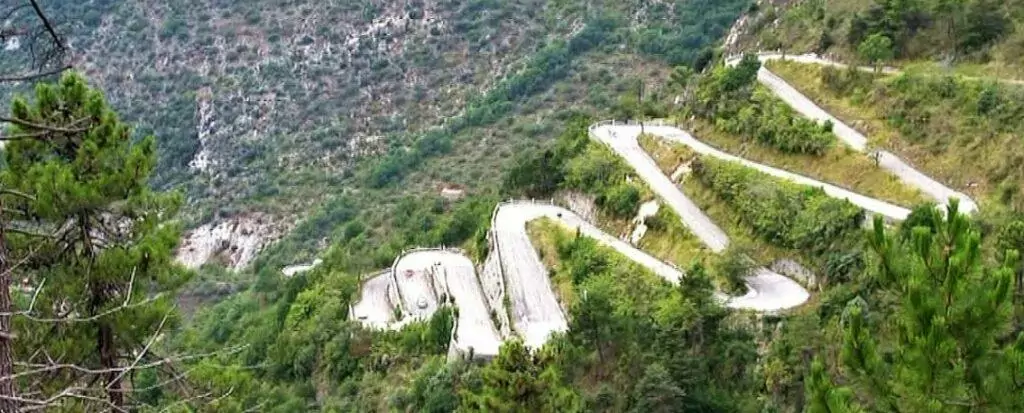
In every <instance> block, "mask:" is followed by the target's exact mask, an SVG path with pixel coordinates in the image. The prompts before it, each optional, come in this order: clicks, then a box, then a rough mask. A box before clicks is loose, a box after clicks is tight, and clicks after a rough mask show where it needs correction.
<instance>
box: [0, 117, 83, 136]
mask: <svg viewBox="0 0 1024 413" xmlns="http://www.w3.org/2000/svg"><path fill="white" fill-rule="evenodd" d="M84 119H85V118H83V119H78V120H75V121H74V122H71V123H72V124H77V123H79V122H81V121H83V120H84ZM0 123H10V124H14V125H18V126H21V127H23V128H29V129H36V130H47V131H53V132H64V133H82V132H86V131H88V130H89V128H65V127H60V126H53V125H43V124H39V123H34V122H32V121H28V120H25V119H18V118H10V117H6V116H0Z"/></svg>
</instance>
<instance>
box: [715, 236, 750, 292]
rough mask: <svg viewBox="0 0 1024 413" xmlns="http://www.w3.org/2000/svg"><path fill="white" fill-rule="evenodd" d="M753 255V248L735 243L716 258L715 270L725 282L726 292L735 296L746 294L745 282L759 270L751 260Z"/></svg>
mask: <svg viewBox="0 0 1024 413" xmlns="http://www.w3.org/2000/svg"><path fill="white" fill-rule="evenodd" d="M753 254H754V251H753V247H751V246H749V245H743V244H738V243H733V244H730V245H729V248H726V250H725V251H723V252H722V253H721V255H719V256H718V257H716V259H715V262H714V270H715V273H716V274H718V277H719V279H722V280H724V281H725V286H724V290H725V291H726V292H728V293H730V294H734V295H743V294H744V293H745V292H746V290H747V285H746V281H745V280H746V278H747V277H748V276H750V275H751V273H752V272H753V271H754V269H755V268H757V262H755V261H754V259H753V258H751V256H752V255H753Z"/></svg>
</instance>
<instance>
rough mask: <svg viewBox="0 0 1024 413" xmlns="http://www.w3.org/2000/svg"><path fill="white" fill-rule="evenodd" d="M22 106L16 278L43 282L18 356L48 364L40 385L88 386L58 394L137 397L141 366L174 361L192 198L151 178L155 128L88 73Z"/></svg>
mask: <svg viewBox="0 0 1024 413" xmlns="http://www.w3.org/2000/svg"><path fill="white" fill-rule="evenodd" d="M11 112H12V118H14V119H18V122H17V123H16V125H15V126H14V127H12V128H11V129H12V130H9V134H10V135H16V136H25V137H28V138H26V139H19V140H15V141H12V142H10V143H9V145H8V146H7V147H6V148H5V152H4V156H5V160H6V165H5V167H4V169H3V170H2V171H0V187H2V188H3V189H4V190H5V191H4V194H5V195H4V198H5V199H4V204H5V206H7V207H9V208H10V209H11V210H16V211H18V213H19V215H18V220H17V221H16V222H13V223H12V227H14V228H17V231H16V232H14V233H11V234H10V235H9V239H8V241H9V244H10V245H9V246H8V247H9V248H10V250H11V256H12V257H19V258H20V259H21V260H23V265H22V266H20V267H19V268H17V269H16V271H15V273H14V274H15V278H14V279H15V280H25V285H24V286H25V287H27V288H30V289H32V293H31V294H32V298H31V301H30V303H28V301H29V300H28V299H27V297H23V298H26V299H24V300H22V301H26V303H24V304H26V305H27V306H26V307H27V308H25V307H23V308H21V311H22V312H23V313H25V316H23V317H16V318H15V319H14V320H13V321H14V325H13V330H14V331H15V334H16V337H17V340H16V341H15V351H16V354H17V356H18V359H19V360H23V363H22V365H23V366H26V367H25V368H27V369H45V370H46V373H45V374H46V376H45V379H44V380H42V381H41V383H42V384H40V387H41V388H39V389H37V390H39V392H40V393H39V394H42V395H43V396H47V395H60V394H62V393H66V392H67V390H68V389H71V388H75V389H77V390H76V391H75V392H71V394H70V395H64V396H61V397H58V398H57V400H56V401H57V402H64V403H71V404H73V405H76V406H86V405H88V403H96V402H98V401H102V400H104V399H105V400H106V401H105V403H106V405H107V406H108V407H112V408H123V407H124V406H129V405H131V404H133V401H132V399H133V395H132V394H131V392H132V389H133V388H135V386H132V385H126V384H125V382H126V381H129V380H131V379H132V377H133V376H134V374H129V373H130V372H132V371H134V370H136V369H139V368H144V367H145V366H150V367H155V366H159V365H163V364H162V362H161V361H160V360H162V359H163V358H161V357H157V356H155V355H154V351H155V350H156V349H155V346H154V343H155V342H156V341H157V340H156V338H157V337H158V336H159V334H160V333H161V331H165V330H168V329H170V328H172V327H173V326H174V324H175V323H176V321H177V318H176V313H175V311H174V291H175V290H176V289H177V288H178V287H179V286H181V285H182V284H183V283H184V282H185V281H187V279H188V275H189V273H188V272H187V271H185V270H184V269H182V268H180V267H179V266H177V265H175V264H173V263H172V251H173V249H174V247H175V245H176V244H177V240H178V237H179V232H180V231H179V230H178V227H177V226H176V225H174V224H173V223H172V222H170V221H169V220H170V219H171V218H173V217H174V215H175V212H176V211H177V208H178V206H179V205H180V201H181V198H180V196H177V195H175V194H162V193H157V192H154V191H152V190H151V189H150V188H149V186H148V181H149V176H150V173H151V172H152V171H153V167H154V164H155V155H156V148H155V139H154V138H153V137H152V136H149V137H146V138H144V139H141V140H140V141H137V142H136V141H133V139H132V131H131V128H130V127H129V126H128V125H126V124H124V123H122V122H121V121H120V120H119V119H118V117H117V116H116V115H115V114H114V112H113V111H112V110H111V109H110V108H109V107H108V105H107V103H106V101H105V99H104V98H103V95H102V94H101V93H100V92H99V91H97V90H94V89H92V88H90V87H89V86H88V85H87V84H86V82H85V80H84V79H83V78H82V77H81V76H79V75H77V74H66V75H64V76H63V77H62V78H61V79H60V81H59V83H58V84H41V85H38V86H37V87H36V90H35V95H34V99H33V100H32V101H31V102H29V101H28V100H26V99H24V98H23V97H17V98H15V100H14V101H13V103H12V105H11ZM12 193H19V194H22V196H10V194H12ZM54 361H58V362H57V363H55V362H54ZM31 379H32V380H37V379H38V377H36V378H31ZM29 382H31V381H30V380H28V379H26V381H25V383H22V384H23V385H27V384H28V383H29ZM32 383H38V381H34V382H32ZM76 395H78V396H82V397H78V396H76ZM84 396H88V398H86V397H84ZM41 399H46V397H41ZM85 400H88V401H85ZM83 408H85V409H86V410H94V409H96V408H97V407H96V406H95V405H93V406H92V407H83Z"/></svg>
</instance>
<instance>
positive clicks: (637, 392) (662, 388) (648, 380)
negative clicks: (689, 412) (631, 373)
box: [632, 364, 686, 413]
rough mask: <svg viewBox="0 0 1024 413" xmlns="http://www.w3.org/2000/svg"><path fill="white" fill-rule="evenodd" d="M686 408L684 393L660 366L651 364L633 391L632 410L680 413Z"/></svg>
mask: <svg viewBox="0 0 1024 413" xmlns="http://www.w3.org/2000/svg"><path fill="white" fill-rule="evenodd" d="M685 406H686V393H684V392H683V390H682V389H680V388H679V386H677V385H676V384H675V383H673V381H672V377H671V376H669V374H668V371H667V370H665V368H664V367H662V366H661V365H660V364H651V365H649V366H647V369H646V370H644V375H643V377H642V378H641V379H640V381H638V382H637V383H636V387H634V389H633V410H632V411H634V412H637V413H654V412H664V413H671V412H681V411H683V410H684V408H685Z"/></svg>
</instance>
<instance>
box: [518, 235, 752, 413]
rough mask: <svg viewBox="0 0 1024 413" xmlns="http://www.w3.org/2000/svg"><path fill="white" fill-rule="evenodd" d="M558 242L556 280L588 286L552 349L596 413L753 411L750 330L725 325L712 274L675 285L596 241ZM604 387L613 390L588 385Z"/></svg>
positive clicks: (561, 238) (578, 290)
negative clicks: (662, 408)
mask: <svg viewBox="0 0 1024 413" xmlns="http://www.w3.org/2000/svg"><path fill="white" fill-rule="evenodd" d="M555 228H557V227H555ZM556 235H557V236H556V237H555V240H554V243H553V244H554V245H553V246H547V247H545V246H544V245H541V246H540V248H542V251H549V249H545V248H555V250H556V254H557V256H558V258H559V259H558V260H557V262H556V265H555V267H554V272H555V274H554V275H553V279H556V280H557V279H567V278H569V277H570V276H571V275H572V274H579V275H580V277H577V278H578V279H579V281H578V282H575V283H574V285H573V289H574V291H575V296H576V297H578V298H577V299H575V300H573V301H572V302H570V303H569V304H568V305H569V314H568V315H569V320H570V325H569V332H568V336H567V337H566V339H567V340H566V341H564V342H563V341H561V340H559V339H557V338H556V339H554V340H553V341H552V342H551V343H550V344H548V346H547V347H546V348H547V349H549V350H553V351H555V352H557V353H558V354H560V360H561V361H560V363H561V364H562V367H561V369H562V372H563V374H565V375H566V376H568V377H570V378H572V380H573V383H574V384H575V385H577V386H581V387H582V388H584V389H591V391H590V392H585V393H584V396H585V397H587V399H588V404H587V410H588V411H594V410H598V411H630V410H632V411H646V410H647V407H648V406H651V403H655V402H656V401H657V400H665V401H666V402H672V403H677V404H675V405H674V406H686V408H685V409H684V410H683V411H694V412H698V411H731V410H743V409H745V408H750V407H751V405H750V404H753V398H752V394H753V392H752V386H753V383H752V381H751V380H750V377H751V376H752V374H751V370H750V368H751V367H752V366H753V364H752V363H753V361H754V360H755V359H756V357H757V354H756V350H755V348H754V346H753V342H752V341H750V338H751V336H750V335H749V332H748V331H747V330H745V329H744V328H743V327H739V326H737V325H734V324H730V323H728V322H726V321H725V319H726V317H727V316H728V314H729V313H728V311H727V310H725V309H724V308H722V307H721V305H720V303H719V302H718V301H717V300H716V299H715V298H713V296H712V294H713V292H714V286H713V285H712V283H711V280H710V278H709V276H708V275H707V273H706V271H705V270H704V268H703V267H701V266H699V265H698V266H693V267H691V268H690V269H688V270H687V271H686V276H685V277H684V278H683V279H682V280H681V282H680V285H679V286H674V285H671V284H669V283H668V282H666V281H664V280H663V279H661V278H660V277H658V276H656V275H654V274H652V273H650V272H649V271H648V270H646V269H645V268H643V267H640V266H639V265H637V264H636V263H634V262H632V261H630V260H628V259H626V258H625V257H623V256H621V255H619V254H618V253H616V252H614V250H611V249H610V248H607V247H602V246H599V245H596V243H595V241H593V240H590V239H588V238H586V237H582V236H579V235H573V234H572V233H570V232H568V231H559V232H556ZM538 241H543V240H536V239H535V240H534V242H538ZM548 242H550V241H548ZM658 366H660V367H658ZM648 373H649V374H648ZM662 373H664V374H662ZM645 376H646V377H647V378H646V379H645V378H644V377H645ZM595 380H597V381H600V382H601V383H603V385H602V386H601V387H600V388H596V389H595V388H594V387H593V386H592V385H588V383H593V382H594V381H595ZM663 389H667V390H670V391H671V392H670V393H667V394H658V392H659V391H661V390H663ZM741 406H742V408H741Z"/></svg>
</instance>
